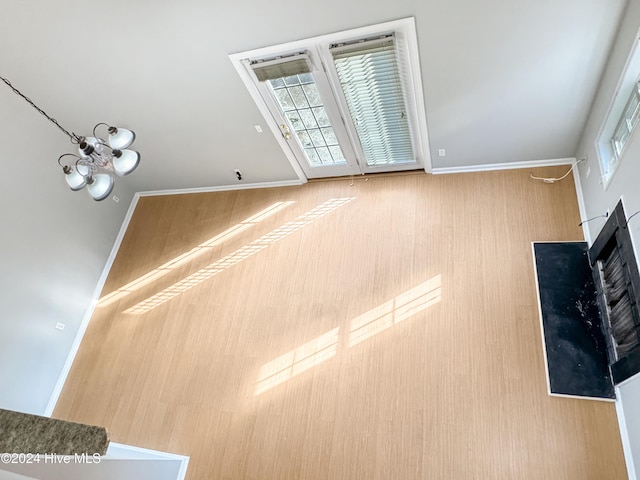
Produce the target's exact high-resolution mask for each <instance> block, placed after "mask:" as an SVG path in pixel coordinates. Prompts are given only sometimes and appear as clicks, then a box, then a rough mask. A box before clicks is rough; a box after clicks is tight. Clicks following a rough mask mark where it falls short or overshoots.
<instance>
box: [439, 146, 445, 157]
mask: <svg viewBox="0 0 640 480" xmlns="http://www.w3.org/2000/svg"><path fill="white" fill-rule="evenodd" d="M446 154H447V152H446V151H445V149H444V148H441V149H439V150H438V156H439V157H444V156H445V155H446Z"/></svg>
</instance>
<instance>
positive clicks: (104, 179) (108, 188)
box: [87, 173, 114, 201]
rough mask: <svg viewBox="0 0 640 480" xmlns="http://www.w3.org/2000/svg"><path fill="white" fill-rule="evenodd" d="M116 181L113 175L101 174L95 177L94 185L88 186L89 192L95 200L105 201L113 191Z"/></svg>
mask: <svg viewBox="0 0 640 480" xmlns="http://www.w3.org/2000/svg"><path fill="white" fill-rule="evenodd" d="M113 184H114V180H113V177H112V176H111V175H107V174H106V173H99V174H98V175H95V176H94V177H93V183H91V184H89V185H87V190H89V194H90V195H91V196H92V197H93V199H94V200H96V201H100V200H104V199H105V198H107V197H108V196H109V194H110V193H111V192H112V191H113Z"/></svg>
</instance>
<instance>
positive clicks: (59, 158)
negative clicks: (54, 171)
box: [58, 153, 82, 167]
mask: <svg viewBox="0 0 640 480" xmlns="http://www.w3.org/2000/svg"><path fill="white" fill-rule="evenodd" d="M63 157H73V158H75V159H77V160H76V161H75V162H74V164H75V165H77V164H78V162H79V161H80V160H82V158H81V157H79V156H78V155H74V154H73V153H64V154H62V155H60V156H59V157H58V165H60V166H61V167H64V165H62V163H61V162H60V160H62V158H63Z"/></svg>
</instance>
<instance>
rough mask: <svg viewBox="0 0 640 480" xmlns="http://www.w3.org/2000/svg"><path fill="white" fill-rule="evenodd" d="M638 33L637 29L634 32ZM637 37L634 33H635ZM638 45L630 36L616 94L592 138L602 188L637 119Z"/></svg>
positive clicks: (639, 84)
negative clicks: (628, 47)
mask: <svg viewBox="0 0 640 480" xmlns="http://www.w3.org/2000/svg"><path fill="white" fill-rule="evenodd" d="M638 34H640V31H639V32H638ZM635 38H636V39H637V38H638V35H636V37H635ZM638 77H640V48H638V41H637V40H634V45H633V48H632V49H631V53H630V54H629V57H628V58H627V63H626V65H625V67H624V72H623V74H622V77H621V78H620V81H619V83H618V86H617V89H616V94H615V96H614V98H613V101H612V102H611V106H610V107H609V112H608V113H607V117H606V119H605V121H604V123H603V125H602V127H601V129H600V133H599V134H598V137H597V140H596V151H597V153H598V157H599V160H600V162H599V163H600V170H601V174H602V184H603V186H604V187H605V188H606V187H607V186H608V184H609V182H610V181H611V178H612V177H613V174H614V173H615V172H616V169H617V168H618V165H619V164H620V162H621V161H622V160H623V158H624V155H625V152H626V150H627V146H628V145H629V142H630V141H631V139H632V138H633V134H634V130H635V128H636V126H637V124H638V120H640V80H639V78H638Z"/></svg>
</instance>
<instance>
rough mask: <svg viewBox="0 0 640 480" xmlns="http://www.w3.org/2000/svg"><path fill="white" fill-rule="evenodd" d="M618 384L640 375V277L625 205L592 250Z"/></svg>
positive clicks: (594, 272)
mask: <svg viewBox="0 0 640 480" xmlns="http://www.w3.org/2000/svg"><path fill="white" fill-rule="evenodd" d="M589 263H590V265H591V270H592V272H593V279H594V283H595V286H596V292H597V301H598V307H599V309H600V312H601V315H602V322H601V328H602V330H603V334H604V338H605V342H606V344H607V356H608V359H609V365H610V368H611V375H612V379H613V383H614V384H619V383H621V382H623V381H624V380H626V379H628V378H630V377H632V376H633V375H635V374H636V373H639V372H640V309H639V304H640V275H639V274H638V264H637V262H636V258H635V255H634V253H633V244H632V242H631V236H630V234H629V229H628V228H627V217H626V216H625V212H624V208H623V206H622V202H621V201H620V202H618V204H617V205H616V208H615V209H614V210H613V212H612V213H611V215H610V216H609V218H608V220H607V222H606V223H605V225H604V226H603V227H602V230H601V231H600V233H599V234H598V237H597V238H596V240H595V242H593V245H592V246H591V248H590V249H589Z"/></svg>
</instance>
